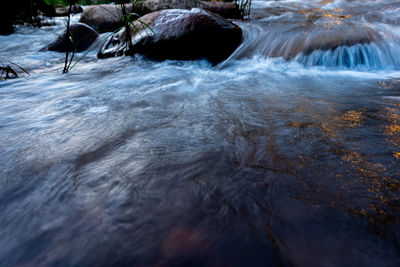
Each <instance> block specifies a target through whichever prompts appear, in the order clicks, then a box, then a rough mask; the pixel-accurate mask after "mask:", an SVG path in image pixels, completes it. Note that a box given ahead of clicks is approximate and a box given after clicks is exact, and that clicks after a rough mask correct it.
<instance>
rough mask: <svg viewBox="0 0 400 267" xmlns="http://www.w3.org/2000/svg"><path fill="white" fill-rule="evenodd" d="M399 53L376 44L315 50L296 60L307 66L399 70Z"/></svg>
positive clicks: (302, 54) (299, 56)
mask: <svg viewBox="0 0 400 267" xmlns="http://www.w3.org/2000/svg"><path fill="white" fill-rule="evenodd" d="M397 51H398V49H396V50H394V49H393V50H392V49H390V47H389V46H386V45H384V44H381V45H380V46H378V45H377V44H375V43H370V44H356V45H353V46H339V47H337V48H335V49H329V50H314V51H312V52H311V53H308V54H307V53H300V54H299V55H298V56H297V57H296V58H295V59H294V60H296V61H297V62H299V63H302V64H304V65H306V66H325V67H329V68H335V67H337V68H348V69H356V70H357V69H360V70H380V69H397V68H399V66H400V64H399V62H398V61H399V60H398V59H399V57H398V55H397V56H395V55H394V54H395V53H396V52H397Z"/></svg>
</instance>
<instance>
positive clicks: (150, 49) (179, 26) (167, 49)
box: [98, 8, 242, 63]
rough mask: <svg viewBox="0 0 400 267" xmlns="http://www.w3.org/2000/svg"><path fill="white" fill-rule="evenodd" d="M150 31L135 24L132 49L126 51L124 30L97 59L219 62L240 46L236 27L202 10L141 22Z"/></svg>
mask: <svg viewBox="0 0 400 267" xmlns="http://www.w3.org/2000/svg"><path fill="white" fill-rule="evenodd" d="M140 20H141V21H143V22H144V23H146V24H147V25H149V26H150V28H151V30H150V29H148V28H147V27H145V26H143V25H141V24H140V23H139V22H135V25H136V27H137V28H138V29H139V32H136V30H135V29H134V28H133V27H131V28H130V30H131V31H130V32H131V35H132V48H131V49H130V50H129V51H127V48H126V47H127V45H126V44H127V37H126V32H125V29H122V30H121V31H119V32H118V33H116V34H114V35H113V36H112V37H111V38H110V39H109V40H108V41H107V42H106V43H105V44H104V45H103V47H102V48H101V50H100V52H99V54H98V57H99V58H104V57H112V56H120V55H123V54H129V55H130V54H134V53H139V54H144V55H147V56H148V57H150V58H154V59H198V58H206V59H208V60H210V61H211V62H213V63H217V62H220V61H222V60H224V59H226V58H227V57H229V55H230V54H231V53H232V52H233V51H234V50H235V49H236V48H237V47H238V46H239V44H240V43H241V40H242V30H241V29H240V28H239V27H238V26H237V25H235V24H233V23H231V22H229V21H227V20H225V19H223V18H222V17H220V16H218V15H215V14H212V13H209V12H207V11H205V10H202V9H198V8H194V9H192V10H184V9H168V10H162V11H157V12H153V13H150V14H147V15H145V16H143V17H141V18H140Z"/></svg>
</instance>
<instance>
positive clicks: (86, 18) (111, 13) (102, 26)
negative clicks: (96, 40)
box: [79, 4, 135, 33]
mask: <svg viewBox="0 0 400 267" xmlns="http://www.w3.org/2000/svg"><path fill="white" fill-rule="evenodd" d="M125 7H126V12H127V13H132V12H134V11H135V8H134V5H133V4H126V5H125ZM122 15H123V12H122V9H121V6H119V5H94V6H88V7H87V8H86V9H85V10H84V11H83V13H82V15H81V18H80V20H79V22H82V23H85V24H87V25H89V26H90V27H92V28H93V29H95V30H96V31H98V32H101V33H103V32H112V31H115V30H118V29H119V28H121V27H122V25H123V24H122V20H121V18H122Z"/></svg>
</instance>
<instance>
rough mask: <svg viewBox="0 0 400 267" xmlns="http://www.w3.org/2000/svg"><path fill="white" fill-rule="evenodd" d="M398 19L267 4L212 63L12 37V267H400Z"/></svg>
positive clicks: (355, 7) (5, 244) (393, 6)
mask: <svg viewBox="0 0 400 267" xmlns="http://www.w3.org/2000/svg"><path fill="white" fill-rule="evenodd" d="M399 11H400V3H399V2H398V1H394V0H390V1H389V0H387V1H345V0H338V1H254V2H253V11H252V12H253V13H252V19H251V20H250V21H249V22H241V21H238V22H237V23H238V24H239V25H240V26H241V27H242V28H243V30H244V40H243V44H242V46H241V47H239V48H238V49H237V51H236V52H235V53H234V54H233V55H232V56H231V58H229V59H228V60H227V61H225V62H223V63H221V64H220V65H217V66H212V65H211V64H209V63H208V62H206V61H202V60H199V61H188V62H185V61H165V62H157V61H151V60H148V59H146V58H143V57H141V56H135V57H132V58H130V57H123V58H110V59H103V60H98V59H97V58H96V55H95V52H92V53H91V54H90V55H89V56H88V57H86V58H85V59H84V60H83V62H80V63H79V64H78V65H77V66H76V67H75V68H74V69H73V70H72V71H71V72H70V73H69V74H66V75H61V71H62V67H63V56H62V55H61V54H58V53H54V52H38V51H39V50H40V48H41V47H43V46H44V45H45V44H46V43H48V42H50V41H52V39H54V38H55V36H56V34H60V33H61V32H62V30H63V21H62V19H57V20H56V25H55V26H50V27H43V28H41V29H33V28H29V27H19V28H18V29H17V33H15V34H13V35H10V36H1V37H0V43H1V46H0V55H1V56H0V57H1V58H0V59H1V60H10V61H13V62H16V63H18V64H19V65H21V66H24V67H25V68H26V69H28V70H29V71H30V76H27V75H25V76H24V75H22V76H23V77H22V78H20V79H15V80H8V81H3V82H1V83H0V166H1V169H0V266H24V267H25V266H399V265H400V230H399V224H400V211H399V204H400V203H399V196H400V180H399V179H400V52H399V51H400V49H399V48H400V47H399V40H400V26H399V24H400V15H399V14H400V12H399ZM77 19H78V18H74V20H77Z"/></svg>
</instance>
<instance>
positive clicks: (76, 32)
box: [43, 23, 99, 52]
mask: <svg viewBox="0 0 400 267" xmlns="http://www.w3.org/2000/svg"><path fill="white" fill-rule="evenodd" d="M70 32H71V35H72V40H73V42H74V43H75V45H73V43H72V42H71V41H70V40H69V39H68V38H67V33H66V32H65V33H64V34H63V35H62V36H60V37H58V38H57V40H55V41H54V42H53V43H51V44H49V45H48V46H47V47H46V48H45V49H43V51H46V50H49V51H56V52H66V51H73V50H74V48H75V51H77V52H82V51H84V50H86V49H88V48H89V47H90V46H91V45H92V44H93V43H94V42H95V41H96V39H97V38H98V37H99V34H98V33H97V32H96V31H95V30H93V29H92V28H90V27H89V26H88V25H86V24H83V23H77V24H73V25H71V26H70Z"/></svg>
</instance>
